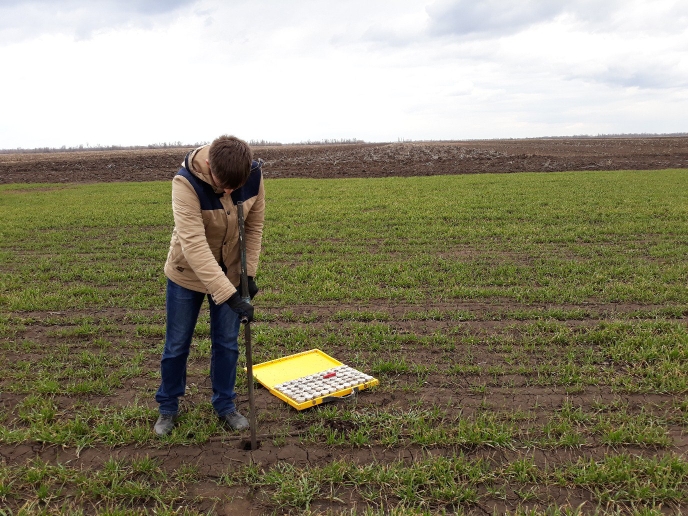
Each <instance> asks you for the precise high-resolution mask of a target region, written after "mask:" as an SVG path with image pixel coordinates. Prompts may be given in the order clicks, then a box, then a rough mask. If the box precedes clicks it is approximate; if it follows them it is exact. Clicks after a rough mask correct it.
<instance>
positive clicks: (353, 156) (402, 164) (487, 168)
mask: <svg viewBox="0 0 688 516" xmlns="http://www.w3.org/2000/svg"><path fill="white" fill-rule="evenodd" d="M187 150H189V149H184V148H174V149H151V150H127V151H79V152H64V153H63V152H54V153H41V154H0V183H26V182H49V183H65V182H68V183H72V182H110V181H157V180H164V179H170V178H171V177H172V176H173V175H174V174H175V173H176V172H177V170H178V168H179V164H180V163H181V161H182V159H183V157H184V155H185V153H186V152H187ZM254 153H255V156H256V157H260V158H262V159H263V160H265V162H266V163H265V167H264V171H265V175H266V177H280V178H284V177H313V178H338V177H389V176H402V177H403V176H429V175H443V174H474V173H484V172H554V171H564V170H654V169H664V168H685V167H688V137H687V138H678V137H677V138H595V139H570V140H567V139H533V140H487V141H467V142H451V143H449V142H448V143H389V144H356V145H353V144H352V145H283V146H274V147H255V148H254Z"/></svg>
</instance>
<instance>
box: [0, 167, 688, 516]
mask: <svg viewBox="0 0 688 516" xmlns="http://www.w3.org/2000/svg"><path fill="white" fill-rule="evenodd" d="M687 187H688V174H686V171H685V170H665V171H651V172H648V171H616V172H590V173H588V172H576V173H557V174H510V175H475V176H446V177H440V176H436V177H416V178H388V179H352V180H332V181H330V180H277V179H270V180H268V181H267V182H266V189H267V195H268V211H267V221H266V222H267V224H266V230H265V236H264V251H263V254H262V256H261V268H260V271H259V274H258V276H257V279H258V283H259V286H260V287H261V289H262V290H261V293H260V295H259V297H258V298H257V318H256V322H255V323H254V324H253V339H254V353H255V357H254V358H255V361H256V362H262V361H266V360H271V359H275V358H279V357H283V356H285V355H288V354H291V353H296V352H300V351H304V350H306V349H312V348H320V349H322V350H323V351H325V352H327V353H329V354H331V355H332V356H335V357H337V358H339V359H340V360H343V361H344V362H346V363H347V364H349V365H352V366H354V367H356V368H358V369H361V370H364V371H366V372H369V373H371V374H374V375H375V376H376V377H378V378H379V379H380V386H379V387H377V388H375V389H373V390H372V392H370V393H364V394H362V395H360V396H359V398H358V400H357V401H353V402H352V403H350V404H346V405H345V404H337V405H325V406H321V407H319V408H317V409H313V410H308V411H304V412H300V413H297V412H295V411H293V410H291V409H289V408H288V407H287V406H286V405H284V404H282V403H281V402H278V401H277V400H276V399H275V400H273V399H271V397H270V396H268V395H267V394H266V393H265V392H264V391H263V390H262V389H258V390H257V392H258V395H259V396H260V397H261V399H262V400H263V401H262V402H261V403H263V405H261V407H263V408H261V410H260V411H259V413H258V421H259V425H260V431H261V432H263V433H265V434H266V436H267V437H266V438H265V439H264V441H263V442H264V445H263V446H264V447H266V448H268V449H269V450H270V454H269V455H268V456H269V457H281V458H282V459H281V460H265V461H261V460H258V462H251V461H250V460H247V457H248V456H247V455H246V454H245V453H244V452H240V451H238V450H237V449H236V444H237V436H235V435H232V434H231V433H228V432H227V431H225V430H223V429H222V428H221V427H220V426H219V425H218V422H217V419H216V418H215V415H214V413H213V410H212V406H211V405H210V402H209V398H210V396H211V394H212V393H211V389H210V384H209V381H208V380H207V377H208V367H209V360H208V359H209V356H210V354H211V343H210V325H209V320H208V313H207V310H206V309H204V310H203V311H202V313H201V317H200V319H199V324H198V327H197V331H196V334H195V336H194V340H193V343H192V351H191V357H190V360H189V368H188V382H187V387H188V390H187V393H186V395H185V396H184V398H183V401H182V407H183V414H182V417H181V418H180V420H179V424H178V426H177V427H176V428H175V430H174V432H173V433H172V434H171V435H170V436H169V437H167V438H165V439H162V440H161V439H157V438H155V436H154V435H153V434H152V432H151V426H152V423H153V421H154V419H155V415H156V410H155V403H154V401H153V395H154V392H155V389H156V388H157V385H158V382H159V373H158V368H159V357H160V353H161V351H162V342H163V338H164V334H165V314H164V285H165V278H164V276H163V274H162V264H163V263H164V260H165V256H166V252H167V247H168V245H169V237H170V231H171V227H172V218H171V210H170V205H169V184H168V183H137V184H124V183H119V184H118V183H111V184H99V185H0V268H1V269H2V274H1V275H0V351H1V352H2V354H3V358H4V360H3V363H2V366H0V372H1V374H0V391H1V392H0V402H1V404H0V452H2V456H3V457H6V458H5V459H3V461H2V462H0V514H61V513H63V514H78V513H82V514H86V513H88V514H90V513H94V514H153V513H155V514H205V513H209V512H210V513H212V512H213V511H215V512H221V507H223V506H224V505H225V504H227V503H230V501H231V500H232V499H236V500H239V499H242V500H249V501H250V503H252V504H254V506H256V507H260V508H261V510H265V512H268V513H270V512H273V511H274V512H275V513H277V514H282V513H292V514H371V515H372V514H438V513H440V514H441V513H443V512H446V513H457V514H461V513H471V512H475V511H480V510H482V509H483V508H485V507H487V508H489V510H493V511H497V512H499V511H500V510H502V509H503V510H504V512H506V513H510V514H524V515H525V514H593V513H598V514H659V513H660V512H661V511H662V510H669V511H674V512H677V511H678V512H680V511H683V510H688V500H687V498H688V484H687V482H686V472H687V471H688V466H686V462H685V459H684V457H683V456H682V455H681V454H680V453H679V451H680V450H681V449H682V448H681V446H682V444H681V443H682V442H683V439H684V436H685V432H686V428H688V398H687V396H688V383H687V382H688V366H687V364H688V327H687V325H686V318H687V317H688V282H687V281H686V279H687V278H688V264H687V262H686V260H685V256H686V255H687V254H688V238H686V237H687V236H688V235H687V234H688V224H687V222H688V203H686V198H685V193H684V192H686V191H688V188H687ZM361 191H365V192H366V195H365V196H362V195H361ZM29 204H32V205H36V204H39V205H40V207H41V209H39V210H26V206H27V205H29ZM46 214H50V215H49V216H46ZM37 235H38V237H37ZM243 363H244V360H243V357H241V359H240V365H242V366H243ZM237 388H238V391H239V396H240V399H241V400H242V401H244V400H245V396H246V390H247V385H246V380H245V376H244V375H243V374H239V378H238V384H237ZM266 400H267V401H266ZM22 446H28V447H34V448H32V449H39V450H41V451H40V452H38V454H37V456H33V455H32V456H28V455H26V456H22V455H17V456H15V455H13V454H12V452H11V450H15V449H20V448H21V447H22ZM269 447H272V448H269ZM50 450H63V451H65V452H66V453H71V454H72V455H70V456H71V457H74V458H73V460H72V461H65V460H60V459H59V454H56V453H55V454H53V453H52V452H51V451H50ZM184 450H190V451H191V450H194V453H191V455H192V456H194V457H195V459H193V460H192V459H187V460H178V461H176V462H174V463H167V462H166V461H165V460H162V459H160V458H155V457H153V455H156V454H158V455H156V457H160V455H159V454H160V453H162V452H165V453H168V454H170V456H176V455H175V454H176V453H180V456H181V457H183V456H185V455H184V453H183V451H184ZM231 450H235V451H233V452H232V451H231ZM295 450H297V451H296V452H295ZM87 451H90V452H92V453H95V454H97V456H98V457H100V458H101V460H92V461H91V462H82V461H80V459H79V457H81V456H83V454H84V453H86V452H87ZM218 453H219V454H221V456H222V457H234V458H237V457H239V459H236V460H239V462H240V463H238V462H235V461H234V460H230V463H231V465H229V466H228V465H227V464H225V463H223V462H221V461H219V460H217V459H216V455H217V454H218ZM300 453H303V454H304V456H307V457H309V461H303V460H300V459H299V457H300ZM542 454H546V456H547V457H548V460H547V461H544V460H543V459H542V457H543V456H544V455H542ZM352 457H355V460H352ZM245 459H246V460H245ZM203 461H205V462H203ZM562 491H565V492H567V493H569V494H570V497H571V498H570V499H564V498H562V497H560V496H559V497H557V496H558V495H557V493H561V492H562ZM583 502H585V503H584V504H583V505H581V503H583ZM498 508H501V509H498Z"/></svg>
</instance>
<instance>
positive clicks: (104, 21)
mask: <svg viewBox="0 0 688 516" xmlns="http://www.w3.org/2000/svg"><path fill="white" fill-rule="evenodd" d="M195 1H196V0H121V1H116V0H91V1H89V0H57V1H54V0H28V1H24V2H13V1H8V0H0V38H1V39H2V40H3V41H12V42H17V41H20V40H23V39H28V38H32V37H36V36H40V35H41V34H56V33H61V34H68V35H71V36H75V37H77V38H80V39H82V38H88V37H90V36H91V35H92V34H93V33H94V32H96V31H99V30H104V29H111V28H118V27H122V26H133V27H139V26H143V27H149V26H151V25H154V24H156V23H161V22H162V23H164V22H165V21H166V20H168V19H171V16H172V15H173V14H174V13H175V11H177V10H178V9H180V8H181V7H184V6H187V5H192V4H194V3H195Z"/></svg>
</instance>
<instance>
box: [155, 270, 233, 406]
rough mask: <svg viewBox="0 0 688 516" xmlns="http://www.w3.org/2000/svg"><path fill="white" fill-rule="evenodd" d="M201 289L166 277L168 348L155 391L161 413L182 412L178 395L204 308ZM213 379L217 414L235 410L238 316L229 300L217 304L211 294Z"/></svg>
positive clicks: (211, 372) (184, 385)
mask: <svg viewBox="0 0 688 516" xmlns="http://www.w3.org/2000/svg"><path fill="white" fill-rule="evenodd" d="M205 296H206V295H205V294H203V293H202V292H195V291H193V290H189V289H187V288H184V287H182V286H180V285H177V284H176V283H174V282H173V281H170V280H169V279H168V280H167V303H166V305H167V331H166V334H165V349H164V350H163V352H162V360H161V361H160V374H161V376H162V381H161V382H160V388H159V389H158V391H157V392H156V393H155V401H157V402H158V403H159V404H160V413H161V414H176V413H177V412H178V411H179V400H178V398H179V396H183V395H184V391H185V389H186V359H187V358H188V356H189V348H190V346H191V339H192V337H193V333H194V329H195V328H196V322H197V321H198V313H199V312H200V310H201V304H202V303H203V298H204V297H205ZM208 302H209V304H210V342H211V357H210V380H211V382H212V385H213V397H212V400H211V401H212V403H213V407H214V408H215V411H216V412H217V414H218V416H220V417H222V416H224V415H225V414H229V413H230V412H233V411H234V410H235V405H234V399H235V398H236V393H235V392H234V385H235V383H236V369H237V361H238V359H239V344H238V342H237V337H238V336H239V327H240V326H241V321H240V320H239V316H238V315H237V314H236V313H235V312H234V311H233V310H232V309H231V308H230V307H229V305H228V304H227V303H222V304H221V305H216V304H215V303H214V302H213V300H212V298H211V297H210V295H208Z"/></svg>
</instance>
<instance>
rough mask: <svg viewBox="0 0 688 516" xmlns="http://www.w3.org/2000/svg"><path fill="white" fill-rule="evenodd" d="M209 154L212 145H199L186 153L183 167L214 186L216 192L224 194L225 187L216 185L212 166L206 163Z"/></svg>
mask: <svg viewBox="0 0 688 516" xmlns="http://www.w3.org/2000/svg"><path fill="white" fill-rule="evenodd" d="M209 155H210V145H204V146H203V147H198V148H197V149H194V150H192V151H191V152H189V153H188V154H187V155H186V158H184V161H183V162H182V167H184V168H186V169H187V170H188V171H189V172H191V173H192V174H193V175H195V176H196V177H198V178H199V179H201V180H202V181H204V182H206V183H208V184H209V185H210V186H212V187H213V190H214V191H215V193H216V194H223V193H225V191H224V189H222V188H218V187H217V186H215V183H214V182H213V178H212V176H211V175H210V167H208V164H207V163H206V160H207V159H208V156H209Z"/></svg>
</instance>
